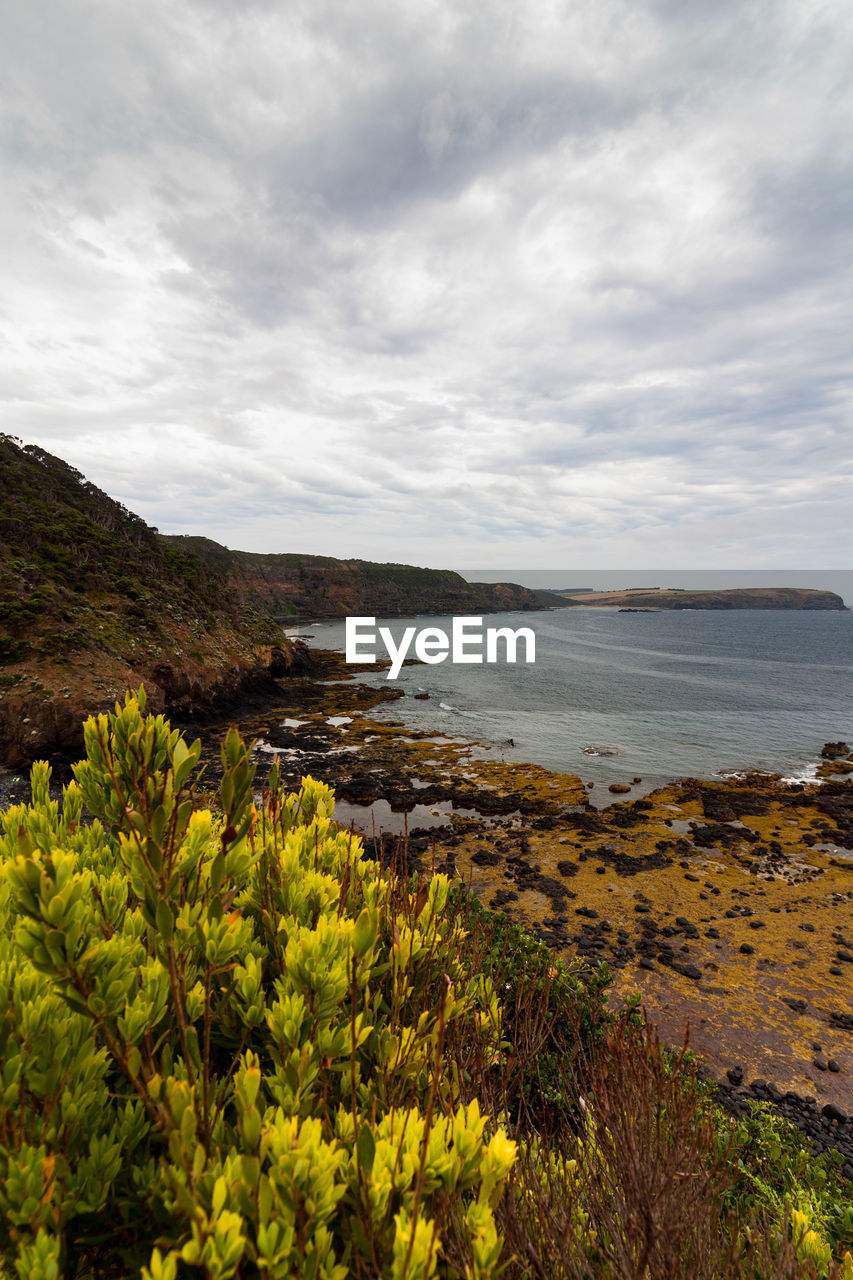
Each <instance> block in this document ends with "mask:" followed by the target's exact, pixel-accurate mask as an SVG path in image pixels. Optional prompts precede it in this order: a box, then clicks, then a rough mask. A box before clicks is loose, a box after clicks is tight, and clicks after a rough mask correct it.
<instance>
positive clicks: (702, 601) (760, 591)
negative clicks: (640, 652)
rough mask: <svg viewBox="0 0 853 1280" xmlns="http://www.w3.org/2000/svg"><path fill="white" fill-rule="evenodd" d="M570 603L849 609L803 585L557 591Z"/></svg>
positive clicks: (632, 607) (615, 606)
mask: <svg viewBox="0 0 853 1280" xmlns="http://www.w3.org/2000/svg"><path fill="white" fill-rule="evenodd" d="M554 594H555V595H559V596H560V597H561V598H562V599H564V600H567V601H568V602H569V603H570V604H573V605H580V606H582V607H583V606H586V607H587V608H589V607H594V608H599V609H601V608H608V609H623V610H635V609H636V610H640V609H642V610H644V611H647V610H653V609H846V608H847V606H846V605H845V603H844V601H843V600H842V598H841V596H839V595H836V593H835V592H834V591H815V590H812V589H810V588H802V587H739V588H734V589H732V590H723V591H683V590H677V589H674V588H673V589H667V588H666V587H633V588H628V589H626V590H625V591H579V592H577V593H571V594H570V593H567V592H555V593H554Z"/></svg>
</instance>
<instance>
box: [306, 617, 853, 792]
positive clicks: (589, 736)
mask: <svg viewBox="0 0 853 1280" xmlns="http://www.w3.org/2000/svg"><path fill="white" fill-rule="evenodd" d="M416 621H417V624H418V625H419V626H426V625H432V626H439V627H441V628H442V629H443V630H445V631H446V632H447V633H448V634H450V632H451V628H452V619H450V618H448V617H431V618H426V617H419V618H418V619H417V620H416ZM378 625H383V626H389V627H390V628H391V630H392V633H393V634H394V636H395V639H396V640H399V639H400V637H401V636H402V633H403V630H404V628H405V627H406V626H407V625H409V626H411V625H412V620H411V619H392V620H386V619H379V620H378V621H377V626H378ZM484 626H485V627H502V626H511V627H513V628H517V627H520V626H526V627H532V629H533V630H534V632H535V634H536V662H535V664H531V665H526V664H523V663H518V664H516V665H510V664H506V663H503V662H501V663H497V664H494V665H491V664H483V665H473V664H471V665H453V664H451V663H450V662H444V663H442V664H440V665H438V664H437V665H432V666H427V665H424V664H421V663H419V664H417V665H414V666H407V667H404V668H403V669H402V671H401V672H400V675H399V677H398V678H397V680H396V681H394V682H393V683H394V684H395V685H396V686H398V687H399V688H402V689H403V690H404V691H405V693H406V694H407V695H408V696H407V697H406V698H405V699H400V700H398V701H396V702H393V703H390V704H388V706H386V707H384V708H381V709H380V710H378V711H376V712H374V713H373V714H375V715H376V716H377V718H384V719H393V720H400V719H404V720H405V722H406V723H407V724H410V725H412V726H416V727H417V728H419V729H423V730H428V731H435V730H441V731H443V732H445V733H450V734H453V735H454V736H461V737H470V738H473V739H477V740H478V741H481V742H485V743H488V744H490V745H491V746H492V749H493V754H494V755H495V756H496V757H500V756H501V755H502V756H503V757H504V758H505V759H506V760H526V761H532V762H534V763H537V764H542V765H544V766H546V767H547V768H551V769H559V770H563V771H566V772H569V773H579V774H580V775H581V777H583V778H584V779H585V780H593V781H596V782H598V783H605V782H613V781H620V782H631V780H632V778H634V777H642V778H643V781H644V784H645V787H648V786H649V784H654V785H657V784H659V783H663V782H665V781H667V780H668V779H670V778H673V777H680V776H697V777H712V776H713V775H715V774H716V773H718V772H720V771H724V770H733V769H734V770H739V769H766V770H770V771H773V772H781V773H783V774H784V775H786V776H789V777H808V776H812V773H813V769H814V765H815V763H816V761H817V758H818V756H819V753H820V748H821V746H822V745H823V743H824V742H826V741H829V740H837V739H846V740H847V741H850V740H851V738H853V613H851V612H818V611H815V612H803V611H795V610H745V611H737V612H714V611H703V610H695V611H694V610H685V611H677V612H660V613H618V612H616V611H610V610H603V609H565V610H549V611H543V612H537V613H525V614H518V613H512V614H493V615H487V616H486V617H485V618H484ZM310 631H311V633H312V636H313V638H312V640H311V641H310V643H311V644H312V645H315V646H317V647H320V648H339V649H343V648H344V623H343V621H341V622H332V623H329V622H323V623H320V622H317V623H312V624H311V627H310ZM520 648H521V650H522V651H523V646H520ZM379 656H384V650H383V649H382V647H381V644H380V646H379ZM384 678H385V675H384V672H383V671H377V672H375V673H374V672H370V673H368V674H367V675H360V676H359V679H362V680H365V681H366V682H369V683H373V682H379V681H384ZM420 691H426V692H428V693H429V700H428V701H420V700H416V699H415V698H414V694H415V693H417V692H420ZM510 739H511V740H512V742H511V743H510ZM590 748H593V749H596V750H598V751H601V750H602V749H603V748H606V749H607V750H609V751H615V754H608V755H605V754H597V755H594V754H589V750H590Z"/></svg>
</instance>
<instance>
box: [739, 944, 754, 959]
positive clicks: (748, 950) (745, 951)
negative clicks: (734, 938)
mask: <svg viewBox="0 0 853 1280" xmlns="http://www.w3.org/2000/svg"><path fill="white" fill-rule="evenodd" d="M738 950H739V951H740V952H741V954H742V955H745V956H751V955H754V954H755V947H753V946H750V944H749V943H748V942H742V943H741V944H740V947H739V948H738Z"/></svg>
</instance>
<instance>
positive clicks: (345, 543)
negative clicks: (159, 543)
mask: <svg viewBox="0 0 853 1280" xmlns="http://www.w3.org/2000/svg"><path fill="white" fill-rule="evenodd" d="M0 59H2V60H3V63H4V66H3V68H2V81H1V83H2V90H0V139H2V143H1V144H0V145H2V165H0V182H1V183H2V193H0V236H2V245H3V251H4V252H3V259H4V266H3V273H2V290H0V329H2V346H0V401H2V422H0V430H4V431H7V432H9V433H11V434H13V435H16V436H19V437H21V438H22V439H23V440H24V441H25V442H27V443H38V444H40V445H42V446H44V447H45V448H47V449H49V450H51V451H52V452H54V453H57V454H59V455H61V456H62V457H65V458H67V459H68V460H69V461H70V462H72V463H74V464H75V465H76V466H77V467H79V468H80V469H81V470H82V471H84V472H85V473H86V475H87V476H88V477H89V478H90V479H92V480H94V481H95V482H96V483H97V484H99V485H100V486H101V487H102V488H105V489H107V490H108V491H109V492H110V493H112V494H113V495H114V496H116V497H119V498H120V499H121V500H122V501H123V502H125V503H126V504H127V505H128V506H130V507H131V508H132V509H134V510H136V511H138V512H139V513H140V514H141V515H143V516H144V517H145V518H146V519H148V520H149V521H150V522H151V523H153V524H156V525H158V526H159V527H160V528H161V529H162V530H164V531H168V532H191V533H203V534H206V535H208V536H211V537H214V538H217V539H219V540H220V541H223V542H226V543H227V544H228V545H230V546H234V547H240V548H244V549H249V550H259V551H263V550H268V551H285V550H289V551H313V552H319V553H324V554H331V555H341V556H363V557H367V558H372V559H379V560H392V559H393V560H403V561H411V562H415V563H418V564H428V565H451V566H454V567H465V566H479V567H482V568H487V567H494V568H504V567H506V568H525V567H527V568H564V567H572V566H574V567H578V568H580V567H602V568H604V567H617V568H623V567H624V568H638V569H639V568H643V567H645V566H650V567H651V566H662V567H675V566H680V567H687V568H690V567H697V568H698V567H708V568H712V567H713V568H716V567H741V568H752V567H757V568H760V567H768V568H770V567H812V566H813V567H820V568H844V567H847V565H848V561H849V545H850V535H851V533H853V528H851V510H853V501H851V494H853V485H852V484H851V478H853V477H851V473H853V449H851V430H850V428H851V358H850V357H851V345H852V344H851V339H852V338H853V280H851V275H853V271H851V261H853V253H851V250H853V243H852V242H853V234H851V227H853V216H851V215H853V93H851V89H850V84H851V77H850V68H851V66H852V65H853V6H851V5H850V3H849V0H764V2H754V3H753V2H751V0H690V2H689V3H687V2H686V0H562V2H561V3H560V2H556V0H537V3H535V4H533V3H517V2H515V0H405V2H404V0H358V3H355V2H354V0H276V2H272V0H270V2H269V3H267V2H266V0H198V2H197V3H190V2H188V0H147V2H146V3H145V4H127V3H124V2H123V0H64V2H62V0H56V2H54V0H28V3H24V0H10V3H9V4H7V5H6V6H4V10H3V18H2V30H0Z"/></svg>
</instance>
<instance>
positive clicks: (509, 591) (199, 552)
mask: <svg viewBox="0 0 853 1280" xmlns="http://www.w3.org/2000/svg"><path fill="white" fill-rule="evenodd" d="M163 541H164V542H165V543H166V544H167V545H168V546H169V547H171V548H173V549H175V550H179V551H181V552H183V553H184V554H187V553H191V554H193V555H195V556H198V557H199V559H200V560H201V561H202V562H203V563H204V564H205V565H206V566H207V568H208V569H209V570H211V571H213V572H216V573H221V574H223V575H225V576H226V577H227V579H228V582H229V585H230V586H231V587H232V589H233V590H234V591H235V592H236V594H237V595H238V596H239V598H240V599H242V600H243V601H245V603H247V604H249V605H251V606H253V607H254V608H257V609H261V610H263V611H265V612H268V613H271V614H272V615H274V616H275V617H279V618H286V617H296V616H309V617H314V618H343V617H346V616H347V615H365V614H372V615H375V616H377V617H380V616H384V617H394V616H404V615H410V614H415V613H435V614H448V613H474V614H476V613H500V612H503V611H504V610H507V611H514V610H519V609H553V608H561V607H565V606H567V605H570V604H571V603H572V602H571V601H569V600H565V599H563V598H561V597H559V596H555V594H554V593H553V592H550V591H532V590H529V589H528V588H526V587H520V586H518V585H517V584H515V583H490V582H488V583H487V582H466V581H465V579H464V578H463V577H462V576H461V575H460V574H458V573H453V572H452V570H450V569H421V568H416V567H415V566H414V565H408V564H377V563H374V562H373V561H370V560H336V559H333V558H332V557H330V556H310V555H296V554H289V555H265V554H262V553H257V552H249V551H230V550H229V549H228V548H227V547H223V546H221V545H220V544H219V543H218V542H213V541H211V540H210V539H209V538H197V537H190V536H183V535H173V536H164V537H163Z"/></svg>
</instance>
